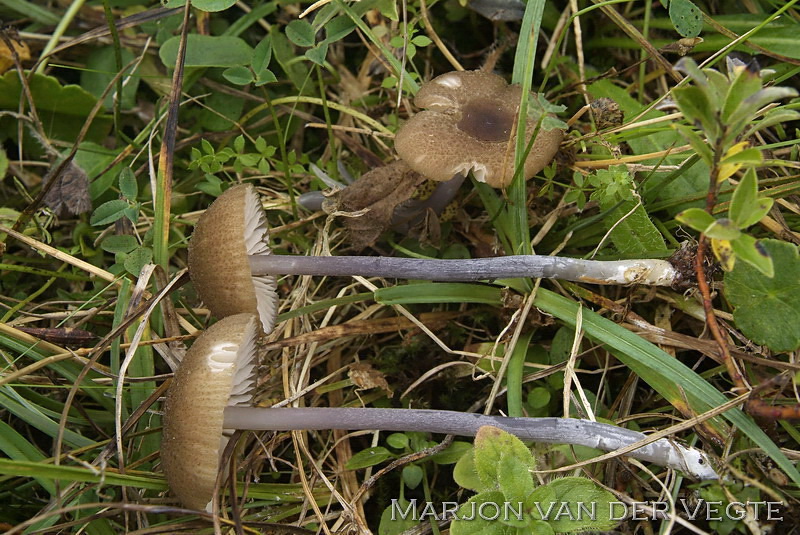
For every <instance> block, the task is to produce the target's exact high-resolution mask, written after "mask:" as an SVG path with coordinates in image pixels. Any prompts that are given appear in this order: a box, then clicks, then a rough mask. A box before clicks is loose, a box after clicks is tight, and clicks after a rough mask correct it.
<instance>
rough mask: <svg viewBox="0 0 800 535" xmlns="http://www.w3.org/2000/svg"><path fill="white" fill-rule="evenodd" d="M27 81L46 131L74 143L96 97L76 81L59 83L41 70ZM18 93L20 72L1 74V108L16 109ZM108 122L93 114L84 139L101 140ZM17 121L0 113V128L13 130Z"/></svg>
mask: <svg viewBox="0 0 800 535" xmlns="http://www.w3.org/2000/svg"><path fill="white" fill-rule="evenodd" d="M28 85H29V87H30V92H31V96H32V97H33V101H34V102H35V103H36V109H37V110H38V112H39V117H40V118H41V120H42V124H43V126H44V131H45V132H47V135H48V136H49V137H50V138H55V139H61V140H65V141H69V143H70V144H72V143H74V141H75V139H76V138H77V137H78V134H79V133H80V131H81V129H82V128H83V125H84V122H85V120H86V118H87V117H88V116H89V114H90V113H91V111H92V109H93V108H94V106H95V104H96V103H97V98H95V96H94V95H92V94H91V93H89V92H88V91H86V90H85V89H83V88H81V87H80V86H78V85H61V83H60V82H59V81H58V80H57V79H56V78H54V77H52V76H46V75H43V74H36V73H34V74H32V75H28ZM21 95H22V93H21V90H20V82H19V75H18V74H17V72H16V71H15V70H14V69H12V70H10V71H8V72H7V73H5V74H4V75H3V76H2V77H0V109H2V110H12V111H13V112H15V113H16V112H17V111H18V109H19V103H20V99H21V98H24V97H22V96H21ZM111 124H112V120H111V117H109V116H107V115H103V114H100V115H98V116H96V117H95V118H94V120H93V121H92V124H91V126H90V127H89V131H88V134H87V137H86V141H95V142H98V143H101V142H102V141H103V140H104V138H105V136H106V133H107V132H108V131H109V129H110V127H111ZM16 125H17V120H16V119H13V120H12V119H11V118H10V117H2V116H0V132H16V128H17V127H16ZM31 143H32V144H33V142H31Z"/></svg>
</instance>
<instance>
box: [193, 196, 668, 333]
mask: <svg viewBox="0 0 800 535" xmlns="http://www.w3.org/2000/svg"><path fill="white" fill-rule="evenodd" d="M268 231H269V229H268V228H267V220H266V216H265V214H264V211H263V209H262V207H261V202H260V200H259V198H258V194H257V193H256V191H255V188H253V186H252V185H249V184H247V185H238V186H234V187H232V188H230V189H228V190H227V191H225V192H224V193H223V194H222V195H220V196H219V197H218V198H217V199H216V200H215V201H214V202H213V203H212V204H211V206H210V207H209V208H208V209H207V210H206V211H205V213H204V214H203V215H202V216H201V218H200V220H199V221H198V222H197V225H196V226H195V230H194V235H193V236H192V239H191V241H190V242H189V273H190V275H191V278H192V282H193V283H194V286H195V289H196V290H197V292H198V294H199V295H200V297H201V298H202V299H203V301H204V302H205V304H206V306H207V307H208V308H209V309H210V310H211V313H212V314H213V315H215V316H217V317H219V318H223V317H225V316H229V315H231V314H237V313H240V312H248V313H258V314H259V316H260V317H261V318H262V326H263V328H264V331H265V332H270V331H271V330H272V327H273V324H272V323H271V322H272V321H274V320H273V319H271V318H274V310H275V309H276V307H277V295H276V294H275V287H276V286H275V278H274V276H275V275H326V276H347V277H350V276H354V275H360V276H364V277H391V278H400V279H422V280H434V281H479V280H494V279H507V278H518V277H533V278H538V277H542V278H556V279H564V280H571V281H582V282H590V283H594V284H623V285H628V284H648V285H656V286H670V285H672V284H673V283H675V282H676V281H678V280H679V279H680V276H679V274H678V271H677V270H676V269H675V268H674V267H673V266H672V264H670V263H669V262H668V261H666V260H651V259H644V260H619V261H597V260H583V259H580V258H566V257H559V256H542V255H516V256H501V257H492V258H471V259H449V260H439V259H420V258H402V257H380V256H294V255H291V256H290V255H273V254H270V253H271V251H270V248H269V245H268V241H269V236H268Z"/></svg>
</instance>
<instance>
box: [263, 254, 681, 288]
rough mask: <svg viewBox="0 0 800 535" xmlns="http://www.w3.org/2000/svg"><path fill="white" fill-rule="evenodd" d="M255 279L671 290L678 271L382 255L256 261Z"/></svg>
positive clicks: (529, 259)
mask: <svg viewBox="0 0 800 535" xmlns="http://www.w3.org/2000/svg"><path fill="white" fill-rule="evenodd" d="M250 268H251V271H252V273H253V275H325V276H345V277H349V276H353V275H360V276H362V277H388V278H399V279H424V280H434V281H479V280H494V279H510V278H521V277H525V278H528V277H531V278H539V277H542V278H555V279H564V280H571V281H581V282H590V283H595V284H650V285H655V286H669V285H671V284H672V283H673V282H675V280H676V277H677V271H676V270H675V268H674V267H673V266H672V264H670V263H669V262H667V261H666V260H615V261H600V260H583V259H580V258H565V257H559V256H543V255H515V256H499V257H493V258H472V259H447V260H442V259H421V258H404V257H380V256H293V255H291V256H290V255H253V256H250Z"/></svg>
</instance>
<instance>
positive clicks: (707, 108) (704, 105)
mask: <svg viewBox="0 0 800 535" xmlns="http://www.w3.org/2000/svg"><path fill="white" fill-rule="evenodd" d="M706 87H707V86H706ZM706 92H707V89H706V88H705V87H701V86H697V85H689V86H685V87H678V88H675V89H673V90H672V96H673V98H674V99H675V103H676V104H677V105H678V109H680V110H681V113H683V116H684V117H685V118H686V120H687V121H689V123H690V124H692V125H694V126H697V127H702V129H703V130H705V132H706V135H707V136H708V137H709V138H712V139H713V138H715V137H716V136H717V133H718V130H719V128H718V126H717V123H716V121H715V116H714V114H715V113H716V111H717V109H718V106H717V105H716V104H715V103H713V102H712V101H711V99H710V98H709V96H708V95H707V94H706Z"/></svg>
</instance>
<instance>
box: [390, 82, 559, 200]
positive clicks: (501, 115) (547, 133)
mask: <svg viewBox="0 0 800 535" xmlns="http://www.w3.org/2000/svg"><path fill="white" fill-rule="evenodd" d="M521 99H522V88H521V87H519V86H517V85H508V84H507V83H506V81H505V80H504V79H503V78H502V77H500V76H498V75H496V74H492V73H489V72H484V71H457V72H450V73H447V74H443V75H441V76H438V77H436V78H434V79H433V80H431V81H430V82H428V83H426V84H425V85H423V86H422V88H421V89H420V90H419V93H417V96H416V98H415V99H414V103H415V104H416V105H417V106H419V107H420V108H425V111H422V112H420V113H418V114H416V115H415V116H414V117H412V118H411V119H409V120H408V122H407V123H406V124H404V125H403V126H402V127H401V128H400V130H398V132H397V137H396V138H395V150H397V154H398V155H399V156H400V157H401V158H402V159H403V160H405V162H406V163H407V164H408V165H409V166H410V167H411V168H412V169H414V170H415V171H417V172H418V173H420V174H422V175H424V176H426V177H428V178H430V179H432V180H437V181H444V180H450V179H451V178H453V176H454V175H457V174H461V175H465V176H466V174H467V173H469V172H470V171H471V172H472V174H473V176H474V177H475V179H476V180H478V181H479V182H485V183H487V184H489V185H490V186H492V187H495V188H503V187H506V186H508V185H509V184H511V180H512V179H513V178H514V139H515V133H516V124H517V116H518V114H519V107H520V101H521ZM533 135H536V138H535V139H534V140H533V145H532V147H531V149H530V151H529V152H528V157H527V158H526V160H525V165H524V169H523V171H522V172H523V175H524V178H525V179H526V180H527V179H529V178H531V177H533V176H534V175H535V174H536V173H538V172H539V171H541V170H542V169H543V168H544V167H545V166H546V165H547V164H549V163H550V162H551V161H552V160H553V157H554V156H555V154H556V152H557V151H558V147H559V144H560V143H561V138H562V137H563V135H564V132H562V131H561V130H559V129H553V130H544V129H543V128H539V127H538V124H537V121H535V120H532V119H530V118H529V119H528V120H527V124H526V127H525V136H526V141H527V143H526V145H527V144H530V142H531V136H533Z"/></svg>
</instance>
